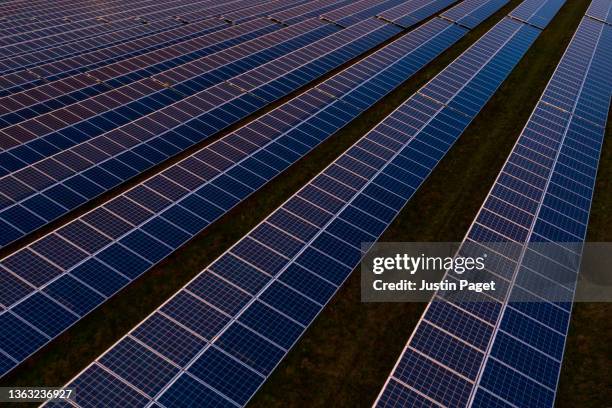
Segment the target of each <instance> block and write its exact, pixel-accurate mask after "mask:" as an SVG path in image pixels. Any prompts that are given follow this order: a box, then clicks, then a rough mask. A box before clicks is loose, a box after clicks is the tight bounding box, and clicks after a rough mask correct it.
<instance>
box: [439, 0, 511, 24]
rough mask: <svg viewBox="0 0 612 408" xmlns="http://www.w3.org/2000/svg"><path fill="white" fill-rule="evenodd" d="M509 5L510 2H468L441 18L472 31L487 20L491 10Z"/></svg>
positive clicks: (478, 0) (503, 0)
mask: <svg viewBox="0 0 612 408" xmlns="http://www.w3.org/2000/svg"><path fill="white" fill-rule="evenodd" d="M508 3H509V0H490V1H487V2H482V1H480V0H466V1H462V2H461V3H459V4H458V5H457V6H455V7H453V8H451V9H449V10H447V11H446V12H444V13H442V15H441V17H442V18H445V19H448V20H449V21H452V22H454V23H456V24H459V25H461V26H464V27H466V28H469V29H472V28H474V27H475V26H476V25H478V24H480V23H481V22H482V21H483V20H484V19H486V17H487V15H488V14H489V10H491V9H498V8H501V7H502V6H505V5H506V4H508Z"/></svg>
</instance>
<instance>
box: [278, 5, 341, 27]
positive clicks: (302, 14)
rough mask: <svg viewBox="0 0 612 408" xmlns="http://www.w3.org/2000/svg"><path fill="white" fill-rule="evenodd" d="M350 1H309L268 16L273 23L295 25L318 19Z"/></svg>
mask: <svg viewBox="0 0 612 408" xmlns="http://www.w3.org/2000/svg"><path fill="white" fill-rule="evenodd" d="M351 1H352V0H340V1H339V0H315V1H310V2H308V3H306V4H303V5H301V6H298V7H294V8H292V9H291V10H287V11H281V12H278V13H274V14H271V15H270V18H271V19H272V20H274V21H279V22H281V23H283V24H295V23H296V22H298V21H301V20H305V19H306V18H311V17H318V16H320V15H321V14H324V13H327V12H328V11H330V10H334V9H337V8H341V7H344V6H346V5H347V4H349V3H350V2H351Z"/></svg>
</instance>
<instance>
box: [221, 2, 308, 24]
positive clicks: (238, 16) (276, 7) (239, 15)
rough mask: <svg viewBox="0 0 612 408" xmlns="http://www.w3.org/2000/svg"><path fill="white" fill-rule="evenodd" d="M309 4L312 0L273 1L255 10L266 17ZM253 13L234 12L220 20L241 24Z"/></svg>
mask: <svg viewBox="0 0 612 408" xmlns="http://www.w3.org/2000/svg"><path fill="white" fill-rule="evenodd" d="M309 2H310V0H293V1H286V0H273V1H269V2H267V3H264V4H261V5H257V6H255V7H254V8H255V9H256V11H257V14H258V15H261V16H265V15H267V14H268V13H274V12H280V11H284V10H287V9H289V10H291V9H293V8H294V7H299V6H300V5H303V4H308V3H309ZM252 11H253V10H251V11H248V9H247V10H238V11H232V12H230V13H224V14H223V15H221V17H220V18H222V19H223V20H226V21H229V22H231V23H233V24H240V23H242V22H244V21H247V20H248V19H249V17H250V16H251V14H250V13H252Z"/></svg>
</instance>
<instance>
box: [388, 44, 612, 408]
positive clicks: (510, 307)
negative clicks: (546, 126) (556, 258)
mask: <svg viewBox="0 0 612 408" xmlns="http://www.w3.org/2000/svg"><path fill="white" fill-rule="evenodd" d="M567 52H568V51H567V50H566V54H567ZM594 52H595V51H594ZM593 55H594V53H593ZM564 59H565V56H564ZM562 61H563V59H562ZM591 61H592V58H591ZM589 64H590V62H589ZM560 66H562V63H560V64H559V66H558V67H557V70H556V72H557V71H559V67H560ZM554 77H555V76H554V75H553V78H551V80H550V81H549V86H550V84H551V83H553V79H554ZM584 79H585V80H586V76H585V78H584ZM583 83H584V81H583ZM549 86H547V89H548V88H549ZM608 88H610V84H609V83H608ZM543 95H546V91H545V92H544V94H543ZM608 95H609V92H608ZM576 101H577V98H576ZM606 102H607V104H608V106H609V96H608V100H607V101H606ZM537 109H538V108H537V107H536V111H534V113H533V114H532V115H535V114H536V113H537ZM606 111H607V110H606ZM532 117H533V116H532ZM528 124H529V122H528ZM526 128H527V126H526ZM568 129H569V127H566V128H565V134H567V130H568ZM543 137H544V136H543ZM520 141H521V140H520V139H519V140H518V141H517V144H516V146H519V142H520ZM560 150H561V149H559V151H560ZM511 157H512V156H509V158H508V160H507V163H508V162H509V160H510V158H511ZM553 167H554V165H553ZM553 167H551V168H553ZM503 168H505V166H504V167H503ZM500 175H501V173H500ZM550 178H552V171H551V175H550ZM550 178H549V180H550ZM498 179H499V176H498ZM546 190H547V189H545V190H543V192H544V191H546ZM492 191H493V190H492ZM591 195H592V190H591ZM486 203H487V201H485V204H486ZM541 203H542V201H541V202H540V208H542V207H541ZM484 209H485V207H484V204H483V207H481V211H483V210H484ZM474 225H476V220H475V221H474V223H473V226H474ZM531 225H532V226H534V225H535V218H534V221H533V222H532V224H531ZM468 238H469V237H468V235H466V240H467V239H468ZM582 238H583V237H582ZM517 268H518V267H517ZM517 270H518V269H517ZM507 293H510V291H508V292H507ZM533 295H534V296H537V298H539V299H542V300H543V301H545V302H546V303H547V304H551V305H552V303H548V302H549V301H550V300H547V299H544V298H541V296H538V295H536V294H535V293H533ZM508 300H509V297H508V298H506V299H505V301H506V304H507V303H508V302H507V301H508ZM432 304H433V303H430V304H429V305H428V306H427V309H429V308H430V307H431V306H432ZM554 306H555V307H557V309H558V310H562V309H560V308H559V307H558V306H556V305H554ZM427 309H426V311H425V313H424V314H423V316H422V317H421V320H420V321H419V324H423V322H424V321H425V320H424V318H425V317H426V316H427ZM507 310H514V311H515V312H516V313H519V314H520V315H522V316H525V317H526V318H528V319H529V320H531V321H534V322H536V321H538V320H535V318H534V317H532V316H529V315H527V314H525V313H523V312H522V311H521V310H518V309H516V308H514V307H513V306H512V305H508V309H507ZM563 310H565V309H563ZM499 321H501V318H500V320H499ZM538 322H539V321H538ZM418 327H419V326H418V325H417V328H418ZM551 330H553V331H555V330H556V329H555V328H551ZM556 331H557V332H558V333H559V331H558V330H556ZM501 332H503V330H499V331H498V332H496V333H501ZM416 333H417V330H415V331H413V333H412V335H411V337H410V339H409V341H408V343H407V346H406V347H408V345H409V344H410V343H411V342H412V341H413V337H414V336H415V334H416ZM503 333H504V335H505V336H507V337H512V338H514V339H515V340H516V341H518V342H521V343H522V344H523V345H524V346H526V347H531V348H532V349H533V350H536V351H537V352H539V353H542V350H539V349H537V348H533V346H531V345H529V344H527V343H524V342H523V341H522V340H521V339H519V338H516V337H514V336H511V335H510V334H508V333H507V332H503ZM491 344H493V341H491ZM403 354H404V353H402V355H403ZM561 355H562V354H561ZM487 356H488V357H489V358H492V359H493V360H495V361H497V359H496V358H494V357H491V354H487ZM550 358H552V359H553V360H556V361H559V362H560V360H559V359H557V358H555V357H554V356H551V357H550ZM400 361H401V359H400V360H398V361H397V363H396V366H395V367H394V369H393V370H392V373H394V372H396V370H397V368H398V365H399V364H400ZM483 364H484V363H483ZM500 364H502V365H504V366H507V364H505V363H503V362H502V363H500ZM511 369H512V370H513V371H516V369H515V368H514V367H511ZM517 372H518V371H517ZM557 372H558V371H557ZM520 375H521V376H527V377H529V375H527V374H525V373H524V372H521V373H520ZM480 378H482V377H479V381H480ZM530 378H531V377H530ZM531 379H532V380H533V382H535V383H537V384H540V385H542V386H543V387H544V388H546V389H548V390H549V391H550V390H554V389H556V384H555V385H554V388H553V386H552V385H548V384H544V383H542V382H541V381H539V380H537V379H534V378H531ZM556 380H557V381H558V377H557V378H556ZM390 381H393V380H392V376H389V378H388V380H387V383H386V385H385V387H383V391H381V394H380V395H379V400H378V401H381V400H383V399H384V396H383V393H384V391H385V389H386V388H387V387H391V386H392V384H391V385H389V384H390V383H389V382H390ZM411 388H413V387H411ZM485 391H486V392H489V393H491V391H490V390H489V391H487V390H486V389H485ZM473 395H474V394H472V396H473ZM491 395H495V394H491ZM553 399H554V398H553ZM504 401H505V400H504ZM385 402H386V401H385ZM509 404H510V403H509ZM510 405H511V404H510Z"/></svg>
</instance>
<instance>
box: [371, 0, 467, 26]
mask: <svg viewBox="0 0 612 408" xmlns="http://www.w3.org/2000/svg"><path fill="white" fill-rule="evenodd" d="M456 2H457V0H412V1H407V2H404V3H402V4H399V5H398V6H396V7H393V8H392V9H390V10H385V11H384V12H383V13H380V14H379V15H378V16H379V17H380V18H382V19H384V20H386V21H390V22H392V23H393V24H397V25H400V26H402V27H410V26H412V25H414V24H415V23H416V22H418V21H420V20H422V19H423V18H427V17H429V16H431V15H432V14H435V13H437V12H438V11H440V10H442V9H444V8H446V7H448V6H450V5H452V4H453V3H456Z"/></svg>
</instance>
